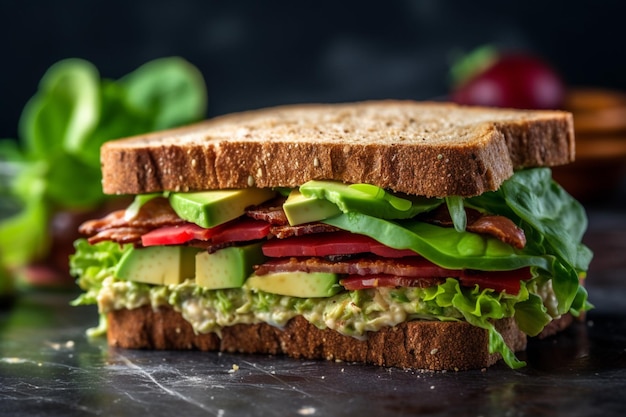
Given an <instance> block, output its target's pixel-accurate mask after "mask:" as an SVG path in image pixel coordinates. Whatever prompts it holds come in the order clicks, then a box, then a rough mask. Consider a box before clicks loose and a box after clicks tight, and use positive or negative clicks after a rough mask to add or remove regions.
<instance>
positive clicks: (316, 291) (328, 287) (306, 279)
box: [245, 271, 341, 298]
mask: <svg viewBox="0 0 626 417" xmlns="http://www.w3.org/2000/svg"><path fill="white" fill-rule="evenodd" d="M338 282H339V278H338V276H337V274H333V273H328V272H302V271H294V272H274V273H270V274H267V275H256V274H253V275H251V276H250V278H248V280H247V281H246V283H245V286H246V287H247V288H250V289H252V290H256V291H263V292H268V293H272V294H278V295H288V296H291V297H300V298H314V297H331V296H333V295H335V294H337V293H338V292H339V291H340V290H341V286H340V285H339V284H338Z"/></svg>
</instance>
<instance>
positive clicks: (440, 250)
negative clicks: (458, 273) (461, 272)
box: [323, 212, 553, 271]
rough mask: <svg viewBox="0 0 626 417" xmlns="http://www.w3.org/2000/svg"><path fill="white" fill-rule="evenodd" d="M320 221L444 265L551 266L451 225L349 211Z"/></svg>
mask: <svg viewBox="0 0 626 417" xmlns="http://www.w3.org/2000/svg"><path fill="white" fill-rule="evenodd" d="M323 222H324V223H327V224H330V225H332V226H336V227H338V228H340V229H343V230H347V231H350V232H353V233H359V234H362V235H366V236H370V237H372V238H374V239H376V240H377V241H379V242H381V243H383V244H385V245H387V246H389V247H392V248H396V249H411V250H414V251H415V252H417V253H418V254H420V255H422V256H423V257H425V258H426V259H428V260H430V261H431V262H434V263H435V264H437V265H440V266H442V267H444V268H449V269H466V268H467V269H478V270H482V271H494V270H500V271H505V270H513V269H519V268H523V267H526V266H537V267H540V268H542V269H545V270H547V271H551V270H552V262H553V257H551V256H547V255H542V256H535V255H532V254H527V253H524V252H520V251H517V250H515V249H514V248H513V247H512V246H510V245H507V244H506V243H503V242H501V241H499V240H498V239H495V238H492V237H489V236H484V235H479V234H476V233H470V232H461V233H459V232H457V231H456V230H454V229H453V228H446V227H440V226H435V225H432V224H428V223H424V222H420V221H417V220H405V221H397V222H394V221H389V220H383V219H379V218H376V217H372V216H368V215H365V214H361V213H355V212H351V213H347V214H345V213H344V214H340V215H338V216H335V217H332V218H329V219H326V220H324V221H323Z"/></svg>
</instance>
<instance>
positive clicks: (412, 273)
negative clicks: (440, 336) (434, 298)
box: [254, 256, 451, 280]
mask: <svg viewBox="0 0 626 417" xmlns="http://www.w3.org/2000/svg"><path fill="white" fill-rule="evenodd" d="M254 268H255V273H256V274H257V275H265V274H269V273H272V272H294V271H303V272H327V273H333V274H346V275H372V274H388V275H395V276H407V277H424V278H431V279H435V278H436V279H437V280H439V279H441V280H443V279H445V278H447V277H449V276H450V273H451V271H449V270H446V269H443V268H440V267H438V266H436V265H434V264H432V263H431V262H429V261H427V260H426V259H424V258H422V257H419V256H414V257H407V258H398V259H389V258H383V257H379V256H361V257H357V258H349V259H340V260H333V261H331V260H327V259H325V258H317V257H311V258H297V257H290V258H275V259H270V260H269V261H267V262H266V263H264V264H262V265H257V266H255V267H254Z"/></svg>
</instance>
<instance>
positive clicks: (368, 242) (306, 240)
mask: <svg viewBox="0 0 626 417" xmlns="http://www.w3.org/2000/svg"><path fill="white" fill-rule="evenodd" d="M263 253H264V254H265V256H269V257H275V258H280V257H291V256H329V255H353V254H357V253H373V254H375V255H379V256H384V257H386V258H401V257H404V256H415V255H416V253H415V252H414V251H412V250H410V249H393V248H390V247H388V246H385V245H383V244H382V243H380V242H377V241H376V240H374V239H372V238H370V237H368V236H364V235H359V234H356V233H350V232H343V231H341V232H329V233H314V234H310V235H304V236H296V237H290V238H287V239H272V240H269V241H267V242H266V243H265V244H264V245H263Z"/></svg>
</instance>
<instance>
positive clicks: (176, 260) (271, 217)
mask: <svg viewBox="0 0 626 417" xmlns="http://www.w3.org/2000/svg"><path fill="white" fill-rule="evenodd" d="M574 156H575V141H574V130H573V121H572V115H571V114H570V113H567V112H563V111H548V110H540V111H539V110H537V111H525V110H512V109H495V108H481V107H469V106H460V105H455V104H450V103H439V102H414V101H392V100H385V101H366V102H358V103H340V104H309V105H302V104H301V105H288V106H280V107H274V108H268V109H260V110H253V111H247V112H242V113H236V114H231V115H225V116H219V117H215V118H213V119H209V120H207V121H204V122H201V123H198V124H194V125H190V126H185V127H183V128H178V129H174V130H166V131H161V132H154V133H150V134H146V135H140V136H135V137H131V138H126V139H121V140H115V141H110V142H107V143H106V144H104V145H103V147H102V148H101V165H102V177H103V182H102V184H103V189H104V192H105V193H107V194H112V195H119V196H125V197H127V198H128V199H129V200H128V206H127V208H126V209H124V210H119V211H116V212H113V213H111V214H109V215H107V216H105V217H103V218H100V219H93V220H89V221H87V222H85V223H83V224H82V225H81V227H80V231H81V233H82V234H83V235H84V237H83V238H81V239H79V240H78V241H76V242H75V248H76V252H75V253H74V254H73V255H72V256H71V259H70V265H71V271H72V274H73V275H74V276H75V277H76V278H77V282H78V284H79V286H80V287H81V288H82V290H83V292H82V293H81V294H80V296H79V297H78V298H77V299H76V300H75V304H77V305H81V304H97V306H98V311H99V313H100V317H101V321H100V325H99V326H98V327H97V328H96V329H93V331H94V332H95V333H98V332H99V333H105V332H106V337H107V339H108V343H109V344H110V345H111V346H116V347H120V348H127V349H175V350H178V349H199V350H204V351H223V352H241V353H251V354H268V355H286V356H289V357H294V358H307V359H327V360H336V361H349V362H362V363H369V364H374V365H379V366H387V367H399V368H410V369H428V370H465V369H479V368H485V367H488V366H491V365H493V364H495V363H497V362H498V361H499V360H503V362H504V363H505V364H507V365H508V366H510V367H512V368H518V367H520V366H524V364H525V362H524V361H523V360H521V359H519V358H518V355H516V352H521V351H524V350H525V348H526V345H527V340H528V338H529V337H548V336H550V335H553V334H555V333H556V332H558V331H560V330H562V329H564V328H566V327H567V326H568V325H570V323H572V322H573V321H574V320H575V319H577V318H578V319H580V318H582V317H583V316H584V314H585V311H586V310H588V309H589V308H591V304H590V303H589V301H588V297H587V292H586V290H585V286H584V280H585V277H586V271H587V269H588V266H589V263H590V261H591V258H592V253H591V251H590V250H589V249H588V248H587V247H586V246H585V245H584V244H583V243H582V237H583V234H584V232H585V229H586V226H587V219H586V214H585V211H584V209H583V207H582V206H581V205H580V204H579V203H578V202H577V201H576V200H575V199H574V198H573V197H571V196H570V195H569V194H568V193H567V192H566V191H565V190H564V189H563V188H562V187H561V186H559V185H558V184H557V183H555V181H554V180H553V179H552V176H551V168H550V167H552V166H556V165H562V164H566V163H569V162H571V161H573V160H574Z"/></svg>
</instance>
